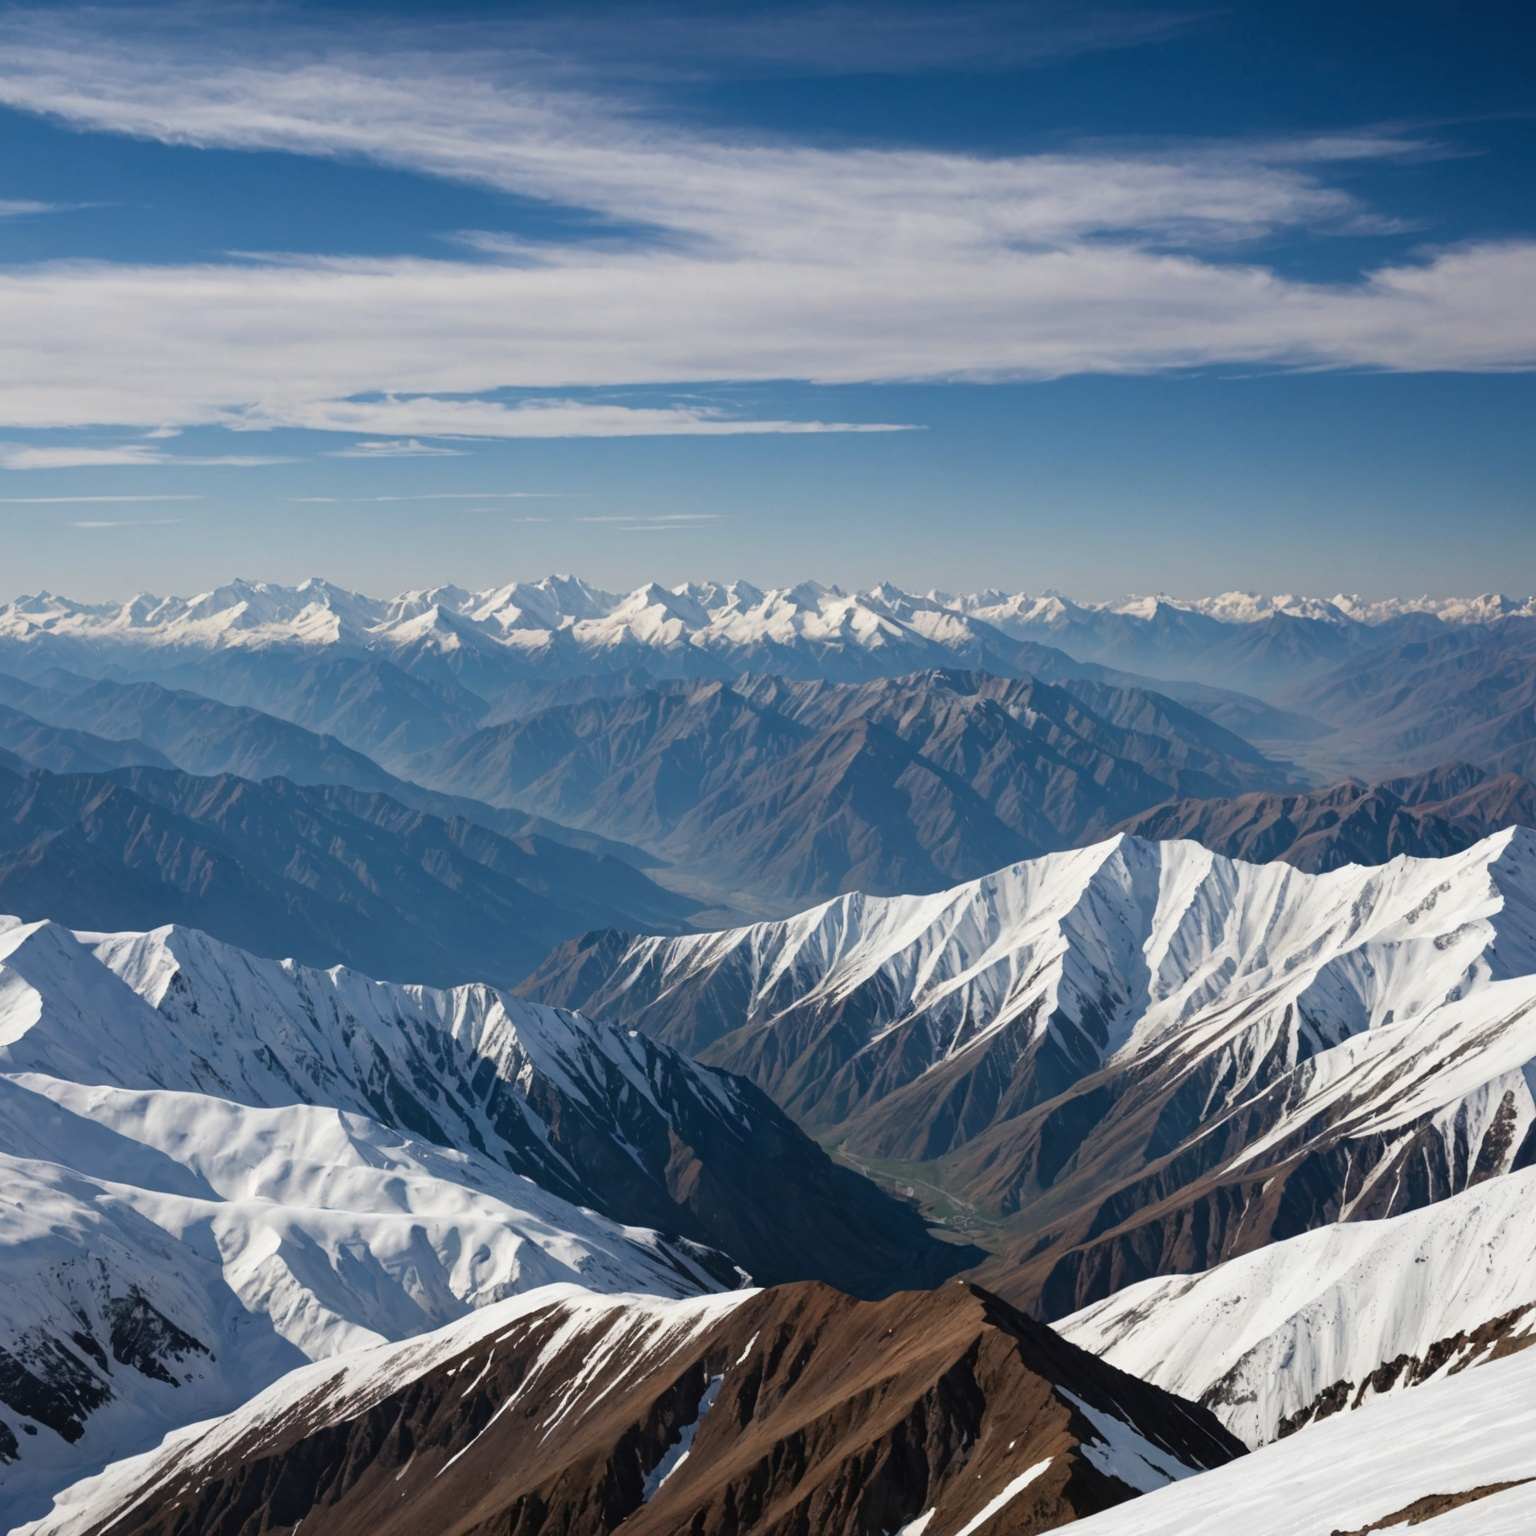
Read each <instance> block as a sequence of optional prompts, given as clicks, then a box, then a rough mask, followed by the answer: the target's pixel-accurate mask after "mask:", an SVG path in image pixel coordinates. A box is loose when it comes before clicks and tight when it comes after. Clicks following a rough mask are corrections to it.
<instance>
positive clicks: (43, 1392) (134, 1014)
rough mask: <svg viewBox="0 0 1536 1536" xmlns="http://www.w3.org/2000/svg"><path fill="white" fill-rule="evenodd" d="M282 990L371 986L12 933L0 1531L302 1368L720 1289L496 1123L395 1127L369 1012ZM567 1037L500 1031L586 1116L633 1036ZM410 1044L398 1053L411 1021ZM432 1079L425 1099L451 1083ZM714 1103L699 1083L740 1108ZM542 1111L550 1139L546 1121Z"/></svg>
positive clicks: (166, 943) (7, 989) (159, 945)
mask: <svg viewBox="0 0 1536 1536" xmlns="http://www.w3.org/2000/svg"><path fill="white" fill-rule="evenodd" d="M191 955H195V956H196V959H195V961H194V962H193V967H194V969H193V970H192V971H191V972H190V973H189V971H188V970H187V969H184V968H183V962H184V961H185V960H186V959H187V958H188V957H189V956H191ZM114 966H116V967H117V969H114V968H113V967H114ZM119 972H121V975H120V974H119ZM193 975H195V977H196V979H195V980H192V979H189V977H190V976H193ZM263 975H265V976H266V977H267V978H268V979H269V981H270V983H271V985H270V986H269V987H268V988H267V989H266V991H265V995H264V994H263V988H262V986H261V980H260V978H261V977H262V976H263ZM285 977H291V978H293V979H294V980H295V981H296V982H297V983H298V984H299V985H300V986H302V985H304V983H305V981H306V980H308V981H310V982H311V984H312V985H314V986H316V987H319V986H323V985H324V984H325V983H327V982H329V983H331V984H333V985H336V986H340V987H345V986H346V985H347V984H348V983H350V984H351V985H352V987H353V990H354V995H355V996H358V997H365V996H367V995H368V994H367V990H366V989H367V988H368V987H369V986H370V985H371V984H368V983H364V982H362V981H361V979H360V978H350V977H347V976H346V974H345V973H340V972H331V973H318V975H316V976H313V977H305V976H304V975H303V973H299V972H297V971H295V970H294V969H293V968H291V967H289V968H286V969H285V968H284V967H282V966H280V965H276V964H271V965H268V964H266V963H264V962H259V961H254V960H250V959H249V958H248V957H245V956H243V955H241V954H240V952H239V951H231V950H227V949H226V948H224V947H223V946H219V945H216V944H214V942H213V941H211V940H208V939H206V938H204V937H203V936H201V935H196V934H182V933H178V932H176V931H174V930H162V931H161V932H159V933H156V934H153V935H130V936H110V937H99V936H91V935H80V936H77V935H74V934H71V933H69V932H68V931H67V930H65V929H61V928H59V927H57V926H56V925H54V924H50V923H40V924H18V923H15V922H14V920H12V921H11V923H10V926H9V927H8V928H6V929H5V930H4V931H3V932H0V1288H3V1294H4V1296H5V1305H4V1307H3V1309H0V1362H3V1369H0V1525H5V1524H8V1523H9V1522H7V1521H6V1520H4V1518H3V1517H4V1516H5V1515H10V1516H11V1517H12V1518H16V1517H19V1514H20V1513H21V1512H22V1511H24V1510H26V1509H28V1508H29V1507H33V1506H35V1505H36V1504H37V1501H38V1500H39V1499H40V1498H43V1496H44V1495H45V1494H46V1493H48V1492H50V1491H51V1490H52V1489H54V1488H56V1487H57V1486H59V1485H60V1483H61V1481H64V1480H68V1478H70V1477H73V1476H78V1475H79V1474H80V1472H81V1471H82V1470H85V1469H87V1468H89V1467H91V1466H93V1465H98V1464H100V1463H101V1462H102V1461H103V1460H105V1459H108V1458H110V1457H112V1456H116V1455H120V1454H122V1453H123V1451H124V1450H125V1449H132V1448H136V1447H139V1446H142V1445H145V1444H148V1443H151V1442H152V1441H153V1440H154V1439H155V1438H156V1437H157V1435H158V1434H159V1433H161V1432H163V1431H164V1430H165V1429H168V1428H170V1427H172V1426H174V1425H178V1424H183V1423H186V1422H188V1421H189V1420H192V1419H197V1418H202V1417H206V1416H207V1415H208V1414H210V1413H216V1412H224V1411H226V1410H228V1409H229V1408H231V1407H233V1406H234V1405H235V1404H236V1403H238V1402H240V1401H243V1400H244V1398H245V1397H247V1396H248V1395H249V1394H250V1393H251V1391H252V1390H254V1389H256V1388H258V1387H260V1386H261V1385H263V1384H264V1383H265V1382H267V1381H270V1380H272V1379H274V1378H275V1377H276V1376H277V1375H279V1374H281V1373H282V1372H285V1371H287V1370H290V1369H292V1368H293V1367H294V1366H295V1365H297V1364H300V1363H302V1362H303V1361H305V1360H310V1359H319V1358H324V1357H327V1356H329V1355H332V1354H335V1353H337V1352H338V1351H342V1350H347V1349H355V1348H357V1347H359V1346H360V1345H363V1344H368V1343H372V1342H377V1341H379V1340H382V1339H398V1338H404V1337H407V1336H409V1335H411V1334H414V1333H418V1332H420V1331H422V1330H423V1329H425V1328H430V1327H434V1326H436V1325H438V1324H441V1323H444V1322H447V1321H450V1320H452V1319H454V1318H457V1317H460V1316H463V1315H464V1314H465V1313H466V1312H467V1311H469V1310H470V1309H472V1308H474V1307H478V1306H481V1305H484V1304H486V1303H487V1302H493V1301H498V1300H500V1299H502V1298H503V1297H505V1296H508V1295H510V1294H513V1293H515V1292H517V1291H519V1290H521V1289H525V1288H528V1287H531V1286H538V1285H544V1284H547V1283H550V1282H552V1281H555V1280H561V1279H565V1280H572V1281H575V1280H580V1281H581V1283H582V1284H584V1285H587V1286H589V1287H592V1288H594V1289H598V1290H633V1289H644V1290H649V1291H655V1292H658V1293H662V1294H671V1295H683V1294H688V1293H690V1292H695V1291H699V1290H708V1289H712V1288H714V1287H715V1286H717V1285H718V1284H719V1283H720V1281H721V1280H722V1279H724V1278H726V1277H728V1276H729V1274H730V1270H729V1268H728V1267H726V1266H724V1265H723V1264H722V1263H721V1261H720V1259H719V1256H718V1255H711V1254H709V1253H708V1252H706V1251H705V1250H703V1249H702V1248H699V1247H697V1246H696V1245H694V1244H691V1243H688V1242H685V1241H682V1240H664V1239H662V1238H660V1237H658V1236H657V1234H656V1233H654V1232H652V1231H649V1230H647V1229H644V1228H638V1227H636V1228H627V1227H624V1226H622V1225H620V1224H619V1223H617V1222H615V1221H613V1220H612V1219H609V1218H605V1217H603V1216H600V1215H598V1214H597V1213H596V1212H595V1211H592V1210H590V1209H583V1208H581V1207H580V1206H578V1205H577V1204H575V1203H573V1201H572V1200H569V1199H566V1198H562V1197H560V1196H559V1195H556V1194H553V1193H550V1192H548V1191H547V1190H545V1189H543V1188H540V1187H539V1185H537V1184H535V1183H534V1182H532V1181H531V1180H530V1179H529V1178H527V1177H525V1176H523V1175H522V1174H521V1173H520V1172H519V1171H518V1170H517V1159H516V1158H515V1157H513V1156H510V1155H507V1152H506V1149H505V1146H504V1145H503V1146H500V1147H498V1146H497V1145H496V1143H495V1140H494V1137H493V1136H492V1135H491V1134H490V1127H489V1125H488V1124H487V1125H486V1126H485V1130H484V1132H483V1133H482V1134H480V1135H478V1136H476V1135H466V1136H465V1137H463V1139H462V1140H461V1141H460V1142H459V1144H458V1145H457V1146H453V1145H445V1144H443V1143H444V1142H445V1141H446V1138H444V1137H433V1136H431V1135H430V1134H423V1132H427V1131H429V1128H428V1127H427V1126H426V1125H425V1124H418V1125H417V1126H415V1127H412V1126H410V1125H407V1124H404V1123H402V1117H401V1116H400V1115H399V1114H398V1107H399V1099H398V1095H399V1093H400V1092H401V1091H403V1090H402V1088H401V1086H399V1085H398V1084H394V1085H392V1080H391V1078H390V1076H389V1075H388V1071H387V1069H386V1068H384V1067H383V1065H382V1063H381V1062H380V1060H379V1058H378V1056H377V1055H374V1054H373V1053H371V1052H369V1051H368V1050H366V1049H365V1048H364V1047H363V1046H362V1044H361V1041H360V1040H359V1039H358V1034H359V1033H360V1025H361V1022H362V1021H361V1017H360V1013H361V1009H359V1012H352V1011H350V1010H349V1009H347V1008H346V1006H345V1005H335V1006H333V1007H332V1008H331V1009H330V1010H329V1012H328V1015H325V1016H322V1015H321V1014H320V1013H319V1010H318V1008H317V1007H316V1006H315V1002H316V999H315V997H314V994H313V993H311V994H310V995H309V997H308V998H307V999H306V1001H307V1003H308V1005H309V1006H308V1009H307V1010H306V1009H305V1008H303V1007H298V1008H295V1010H294V1013H293V1014H292V1015H289V1016H288V1017H286V1018H284V1019H279V1017H278V1016H277V1013H276V1004H277V999H276V997H275V996H274V993H273V987H275V986H277V985H280V984H281V983H280V979H281V978H285ZM125 980H126V982H131V983H133V984H137V985H138V986H140V987H142V988H143V989H144V992H145V994H146V995H145V996H140V995H139V994H138V993H136V992H135V991H134V990H133V989H132V986H131V985H128V984H125ZM387 990H388V989H379V992H380V993H382V992H384V991H387ZM167 993H169V994H170V995H171V996H172V997H174V999H175V1002H174V1003H173V1004H172V1006H170V1007H169V1008H168V1009H167V1010H166V1011H164V1012H161V1011H158V1010H157V1008H156V1007H155V1006H153V1004H154V1003H155V1002H166V1001H167ZM517 1012H518V1014H519V1017H520V1018H521V1019H523V1020H525V1021H527V1020H532V1021H538V1020H539V1019H540V1014H539V1011H538V1010H525V1009H518V1010H517ZM296 1019H297V1020H301V1021H302V1022H303V1023H304V1024H307V1025H308V1026H309V1030H310V1039H309V1041H308V1042H307V1044H308V1047H309V1048H308V1050H306V1049H304V1047H303V1046H301V1045H300V1043H299V1039H298V1034H299V1030H298V1029H297V1028H295V1020H296ZM558 1019H560V1016H556V1015H549V1016H548V1019H547V1020H546V1022H547V1023H548V1024H549V1025H550V1031H549V1035H546V1036H545V1037H543V1038H540V1037H539V1036H538V1033H537V1030H536V1028H529V1027H527V1025H526V1023H525V1028H524V1030H523V1031H522V1034H523V1036H524V1037H530V1036H531V1037H533V1038H534V1039H535V1040H536V1042H537V1043H536V1044H534V1045H533V1046H532V1048H528V1049H523V1050H522V1052H521V1055H520V1056H519V1057H517V1065H516V1066H515V1067H514V1066H513V1065H512V1060H513V1057H512V1054H511V1053H513V1052H515V1051H516V1050H517V1046H516V1045H514V1044H513V1039H515V1037H516V1029H515V1026H514V1025H513V1024H512V1023H511V1021H510V1020H506V1021H503V1024H502V1032H503V1035H504V1036H507V1037H512V1039H505V1040H504V1041H503V1054H502V1057H501V1061H502V1064H503V1065H504V1066H505V1067H507V1069H508V1070H509V1071H511V1073H512V1077H511V1079H510V1080H511V1081H514V1082H516V1081H517V1080H518V1075H519V1074H521V1081H522V1086H523V1088H524V1090H525V1091H526V1090H527V1089H529V1088H531V1087H532V1085H533V1083H534V1081H535V1080H536V1073H537V1070H538V1069H537V1067H536V1065H535V1062H536V1061H537V1060H538V1059H539V1052H540V1050H544V1051H549V1052H555V1053H557V1054H560V1053H561V1052H562V1048H563V1054H561V1057H560V1062H559V1065H557V1067H556V1070H559V1071H561V1072H562V1075H563V1080H564V1081H565V1082H567V1083H568V1084H569V1085H570V1086H571V1091H572V1097H573V1101H574V1100H575V1099H576V1098H577V1097H578V1096H579V1095H580V1094H581V1093H582V1092H584V1091H585V1092H590V1091H591V1089H590V1086H589V1085H590V1082H591V1073H592V1072H593V1070H595V1069H593V1068H591V1067H590V1066H589V1067H588V1068H587V1069H586V1070H587V1072H588V1078H587V1081H586V1083H580V1082H579V1079H580V1074H581V1072H582V1070H583V1069H582V1066H581V1063H580V1061H579V1059H578V1058H577V1057H576V1056H575V1054H574V1052H573V1050H572V1047H573V1046H575V1045H576V1044H577V1042H578V1041H580V1043H582V1044H583V1045H584V1044H585V1038H584V1037H586V1036H590V1038H591V1040H592V1046H591V1050H592V1052H593V1053H594V1054H595V1055H598V1056H601V1057H603V1059H604V1060H620V1061H622V1060H623V1059H624V1053H623V1048H622V1047H621V1046H619V1045H618V1044H616V1041H617V1040H620V1039H623V1038H624V1037H622V1036H619V1035H617V1033H616V1032H608V1033H607V1034H605V1033H604V1032H603V1031H601V1030H598V1029H596V1028H594V1027H592V1026H586V1025H585V1021H575V1020H569V1019H566V1020H564V1021H563V1022H564V1023H565V1025H566V1036H567V1038H566V1040H565V1041H563V1042H562V1041H559V1039H558V1024H557V1023H556V1022H555V1021H556V1020H558ZM392 1023H393V1028H394V1030H395V1031H397V1032H398V1034H399V1035H400V1037H401V1039H400V1043H401V1047H402V1049H405V1048H406V1046H405V1036H406V1031H407V1025H406V1020H405V1009H404V1007H397V1009H396V1010H395V1012H394V1015H393V1020H392ZM373 1024H374V1028H375V1030H377V1032H378V1034H379V1035H381V1036H382V1035H383V1034H385V1032H386V1030H387V1029H388V1028H389V1024H390V1015H389V1014H387V1013H385V1012H384V1010H383V1008H382V1007H376V1008H375V1009H374V1010H373ZM328 1027H329V1029H330V1031H331V1033H330V1037H329V1040H325V1038H324V1035H325V1031H326V1029H327V1028H328ZM418 1029H420V1025H418ZM362 1032H365V1030H364V1031H362ZM550 1036H554V1037H555V1038H553V1039H552V1038H550ZM427 1043H428V1042H427V1041H426V1039H425V1037H424V1035H423V1034H420V1033H419V1034H418V1038H417V1049H418V1051H419V1050H420V1049H422V1047H423V1046H424V1045H426V1044H427ZM605 1047H606V1052H611V1053H612V1054H611V1055H609V1054H607V1053H606V1052H605ZM322 1050H324V1051H325V1052H326V1059H325V1060H323V1061H322V1060H321V1058H320V1055H319V1052H320V1051H322ZM349 1058H350V1060H349ZM641 1059H642V1060H643V1058H641ZM418 1060H419V1066H420V1069H421V1070H420V1071H419V1073H418V1075H417V1078H416V1080H415V1084H414V1090H415V1093H416V1094H417V1095H419V1097H420V1100H425V1101H426V1102H431V1101H432V1100H433V1098H435V1097H440V1096H441V1088H440V1087H438V1086H436V1085H434V1084H433V1082H432V1081H431V1078H430V1075H429V1073H430V1068H429V1067H428V1065H427V1061H426V1059H425V1058H418ZM290 1068H291V1070H290ZM349 1077H350V1078H351V1081H350V1082H349V1081H348V1079H349ZM637 1080H638V1081H637ZM643 1081H644V1080H643V1078H641V1077H640V1074H639V1072H638V1071H636V1072H635V1076H634V1077H633V1078H631V1079H630V1082H631V1088H630V1091H632V1092H639V1091H640V1086H639V1085H640V1084H642V1083H643ZM719 1081H720V1080H714V1081H709V1082H707V1083H706V1082H705V1080H704V1079H702V1078H701V1079H700V1082H701V1084H703V1087H702V1091H703V1092H705V1093H711V1094H712V1093H717V1092H718V1093H721V1094H722V1101H723V1100H724V1097H725V1095H724V1091H723V1090H722V1089H720V1088H719V1086H718V1083H719ZM370 1092H371V1093H372V1096H373V1097H374V1098H375V1099H376V1100H377V1103H378V1108H377V1109H370V1106H369V1104H368V1102H367V1101H368V1098H369V1096H370ZM296 1101H297V1102H296ZM392 1101H393V1102H392ZM521 1102H524V1103H527V1100H526V1099H522V1100H521ZM392 1110H395V1111H396V1112H393V1113H392V1112H391V1111H392ZM525 1116H526V1121H527V1124H528V1126H529V1128H530V1130H531V1131H532V1132H533V1133H534V1134H536V1135H538V1136H539V1139H541V1140H543V1141H548V1139H549V1137H548V1132H547V1130H545V1129H544V1128H543V1127H542V1126H541V1123H540V1121H539V1119H538V1115H537V1112H536V1111H535V1110H534V1109H533V1108H532V1106H531V1104H529V1105H528V1107H527V1109H526V1111H525ZM413 1131H414V1134H413ZM540 1133H542V1134H540ZM434 1142H436V1143H437V1144H434ZM498 1154H499V1155H498ZM548 1155H549V1156H550V1157H551V1158H553V1157H555V1156H557V1155H558V1154H557V1153H556V1152H555V1149H554V1148H553V1147H550V1148H549V1149H548ZM569 1181H570V1179H569V1176H568V1179H567V1182H569Z"/></svg>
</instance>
